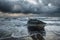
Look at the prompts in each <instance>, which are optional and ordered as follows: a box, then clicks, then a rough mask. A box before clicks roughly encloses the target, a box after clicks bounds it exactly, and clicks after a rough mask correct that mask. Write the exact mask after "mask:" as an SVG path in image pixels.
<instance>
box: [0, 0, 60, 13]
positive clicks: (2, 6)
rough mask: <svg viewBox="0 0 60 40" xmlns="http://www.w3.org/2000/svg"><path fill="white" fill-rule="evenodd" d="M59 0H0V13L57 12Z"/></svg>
mask: <svg viewBox="0 0 60 40" xmlns="http://www.w3.org/2000/svg"><path fill="white" fill-rule="evenodd" d="M59 4H60V2H59V0H0V11H2V12H15V13H16V12H18V13H19V12H20V13H51V12H55V11H56V12H57V10H58V8H59Z"/></svg>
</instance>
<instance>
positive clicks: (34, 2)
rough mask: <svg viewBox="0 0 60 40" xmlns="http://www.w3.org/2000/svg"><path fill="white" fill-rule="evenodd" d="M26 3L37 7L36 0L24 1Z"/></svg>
mask: <svg viewBox="0 0 60 40" xmlns="http://www.w3.org/2000/svg"><path fill="white" fill-rule="evenodd" d="M26 1H28V2H29V3H32V4H34V5H37V2H36V0H26Z"/></svg>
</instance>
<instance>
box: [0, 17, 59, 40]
mask: <svg viewBox="0 0 60 40" xmlns="http://www.w3.org/2000/svg"><path fill="white" fill-rule="evenodd" d="M31 18H32V19H38V20H40V21H43V22H45V23H46V26H45V31H46V36H44V38H45V40H60V17H0V40H1V39H4V38H8V37H14V38H20V37H23V38H25V40H32V39H31V38H27V37H30V36H29V33H28V29H27V22H28V20H29V19H31ZM22 40H23V39H22Z"/></svg>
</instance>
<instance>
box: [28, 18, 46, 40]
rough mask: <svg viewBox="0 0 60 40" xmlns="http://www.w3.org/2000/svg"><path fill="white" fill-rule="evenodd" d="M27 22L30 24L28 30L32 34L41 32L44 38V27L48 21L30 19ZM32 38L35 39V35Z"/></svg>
mask: <svg viewBox="0 0 60 40" xmlns="http://www.w3.org/2000/svg"><path fill="white" fill-rule="evenodd" d="M27 24H28V32H29V33H30V35H31V34H35V33H37V34H38V33H40V37H41V38H43V36H45V35H46V32H45V29H44V27H45V25H46V23H44V22H42V21H40V20H37V19H29V20H28V22H27ZM32 38H33V40H35V37H34V36H33V37H32ZM41 38H40V39H41Z"/></svg>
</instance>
